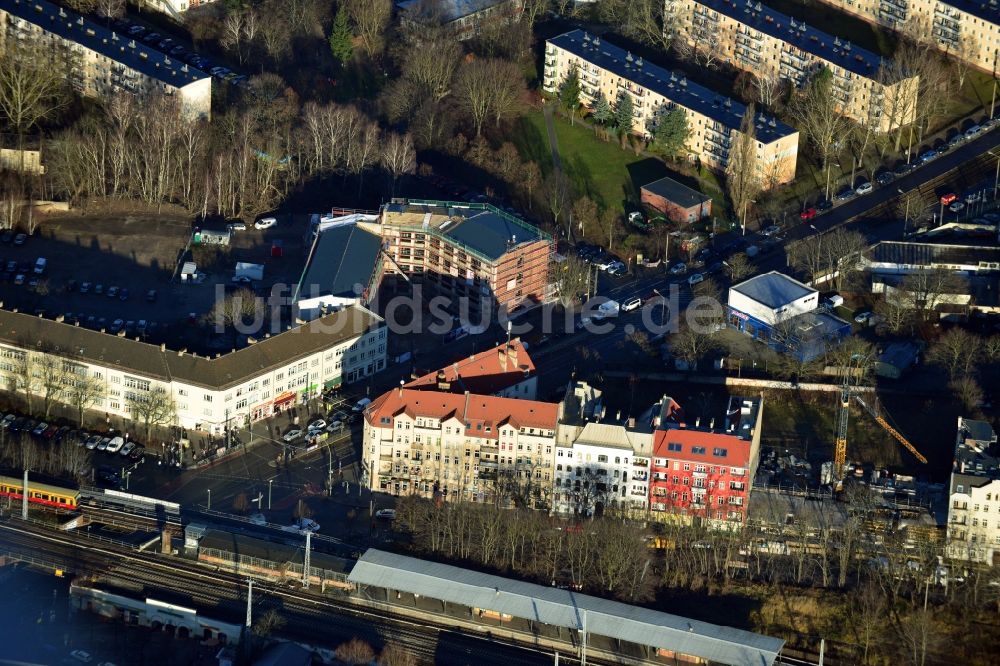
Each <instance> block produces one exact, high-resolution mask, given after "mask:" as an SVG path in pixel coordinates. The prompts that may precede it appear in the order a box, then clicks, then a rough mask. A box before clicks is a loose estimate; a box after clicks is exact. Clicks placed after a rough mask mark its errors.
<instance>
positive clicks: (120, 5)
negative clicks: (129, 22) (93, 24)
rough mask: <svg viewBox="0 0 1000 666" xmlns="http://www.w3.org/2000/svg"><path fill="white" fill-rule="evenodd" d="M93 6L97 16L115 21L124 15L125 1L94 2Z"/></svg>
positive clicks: (98, 0) (97, 0)
mask: <svg viewBox="0 0 1000 666" xmlns="http://www.w3.org/2000/svg"><path fill="white" fill-rule="evenodd" d="M95 5H96V13H97V15H98V16H103V17H104V18H107V19H116V18H121V17H122V16H124V15H125V0H96V3H95Z"/></svg>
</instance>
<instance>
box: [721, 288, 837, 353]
mask: <svg viewBox="0 0 1000 666" xmlns="http://www.w3.org/2000/svg"><path fill="white" fill-rule="evenodd" d="M726 316H727V319H728V323H729V326H730V327H732V328H735V329H736V330H738V331H740V332H741V333H743V334H745V335H748V336H750V337H752V338H753V339H755V340H759V341H761V342H763V343H765V344H767V345H769V346H770V347H771V348H773V349H775V350H777V351H780V352H784V353H788V354H792V355H794V356H797V357H799V358H802V359H804V360H809V359H813V358H817V357H819V356H822V355H823V354H824V353H825V352H826V351H827V350H828V349H829V348H830V347H832V346H835V345H837V344H839V342H840V340H841V339H843V338H844V337H845V336H847V335H848V334H850V332H851V325H850V323H848V322H846V321H844V320H843V319H840V318H839V317H837V316H835V315H833V314H831V313H830V312H828V311H827V310H825V309H823V308H820V307H819V292H818V291H816V290H815V289H813V288H812V287H810V286H808V285H805V284H803V283H801V282H799V281H798V280H796V279H795V278H792V277H789V276H787V275H785V274H784V273H779V272H777V271H771V272H770V273H763V274H761V275H756V276H754V277H752V278H750V279H749V280H746V281H744V282H741V283H739V284H737V285H733V286H732V287H730V288H729V301H728V303H727V304H726Z"/></svg>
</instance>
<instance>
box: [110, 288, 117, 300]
mask: <svg viewBox="0 0 1000 666" xmlns="http://www.w3.org/2000/svg"><path fill="white" fill-rule="evenodd" d="M108 298H118V287H114V286H112V287H108Z"/></svg>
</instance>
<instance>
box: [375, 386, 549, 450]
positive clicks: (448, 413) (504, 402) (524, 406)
mask: <svg viewBox="0 0 1000 666" xmlns="http://www.w3.org/2000/svg"><path fill="white" fill-rule="evenodd" d="M403 413H405V414H406V415H408V416H410V417H411V418H417V417H422V418H433V419H439V420H447V419H450V418H456V419H458V420H460V421H462V422H464V423H465V424H466V433H467V434H469V435H471V436H474V437H483V438H491V439H495V438H496V437H497V430H498V429H499V428H500V427H501V426H503V425H505V424H507V423H510V425H512V426H513V427H515V428H518V429H520V428H541V429H545V430H555V428H556V421H557V419H558V415H559V405H557V404H554V403H550V402H537V401H535V400H517V399H515V398H497V397H494V396H488V395H474V394H459V393H439V392H431V391H419V390H415V389H407V388H398V389H392V390H391V391H388V392H386V393H383V394H382V395H380V396H379V397H378V398H376V399H375V401H374V402H372V404H370V405H369V406H368V408H367V409H366V410H365V421H366V422H367V423H368V424H370V425H383V424H382V423H381V421H382V419H383V418H388V419H393V418H394V417H396V416H398V415H399V414H403ZM487 428H489V431H487Z"/></svg>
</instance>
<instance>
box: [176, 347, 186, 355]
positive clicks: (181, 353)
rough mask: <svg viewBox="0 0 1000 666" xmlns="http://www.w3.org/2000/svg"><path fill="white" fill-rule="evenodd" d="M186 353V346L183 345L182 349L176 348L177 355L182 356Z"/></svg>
mask: <svg viewBox="0 0 1000 666" xmlns="http://www.w3.org/2000/svg"><path fill="white" fill-rule="evenodd" d="M186 353H187V347H184V348H183V349H178V350H177V355H178V356H184V354H186Z"/></svg>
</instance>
